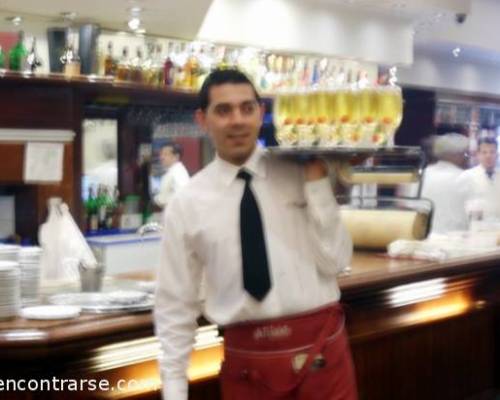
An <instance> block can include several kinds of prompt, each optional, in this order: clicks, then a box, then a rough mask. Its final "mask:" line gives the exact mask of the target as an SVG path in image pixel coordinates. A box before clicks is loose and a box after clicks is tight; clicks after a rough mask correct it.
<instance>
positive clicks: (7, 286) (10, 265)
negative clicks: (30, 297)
mask: <svg viewBox="0 0 500 400" xmlns="http://www.w3.org/2000/svg"><path fill="white" fill-rule="evenodd" d="M20 275H21V274H20V272H19V264H18V263H17V262H15V261H0V319H6V318H11V317H15V316H16V315H17V314H18V312H19V309H20V306H21V290H20V289H21V285H20V279H21V276H20Z"/></svg>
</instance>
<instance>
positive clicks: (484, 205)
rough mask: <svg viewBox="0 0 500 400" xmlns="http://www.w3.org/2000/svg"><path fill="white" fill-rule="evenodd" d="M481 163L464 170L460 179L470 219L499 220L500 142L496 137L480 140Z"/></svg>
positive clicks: (459, 183) (478, 154)
mask: <svg viewBox="0 0 500 400" xmlns="http://www.w3.org/2000/svg"><path fill="white" fill-rule="evenodd" d="M477 149H478V150H477V158H478V161H479V165H478V166H476V167H474V168H471V169H469V170H467V171H464V172H463V173H462V174H461V175H460V177H459V180H458V185H459V187H460V188H461V191H462V197H463V201H464V204H465V211H466V213H467V215H468V217H469V219H470V220H487V221H488V220H490V221H491V220H498V219H499V218H500V174H499V173H498V171H497V170H496V164H497V156H498V144H497V141H496V139H495V138H493V137H485V138H481V139H479V141H478V146H477Z"/></svg>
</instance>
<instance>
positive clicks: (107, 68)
mask: <svg viewBox="0 0 500 400" xmlns="http://www.w3.org/2000/svg"><path fill="white" fill-rule="evenodd" d="M116 67H117V64H116V60H115V58H114V57H113V42H109V43H108V53H107V54H106V58H105V59H104V75H106V76H115V74H116Z"/></svg>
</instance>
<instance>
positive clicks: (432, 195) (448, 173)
mask: <svg viewBox="0 0 500 400" xmlns="http://www.w3.org/2000/svg"><path fill="white" fill-rule="evenodd" d="M468 147H469V140H468V139H467V137H465V136H464V135H461V134H459V133H447V134H445V135H441V136H437V137H436V138H435V139H434V142H433V150H432V153H433V155H434V157H435V159H436V160H437V162H436V163H434V164H431V165H429V166H428V167H427V168H426V169H425V170H424V175H423V183H422V195H421V197H423V198H427V199H430V200H432V202H433V203H434V214H433V218H432V221H431V229H432V230H431V232H432V233H446V232H450V231H460V230H466V229H467V217H466V214H465V212H464V205H463V202H462V201H461V198H460V196H459V192H458V186H457V179H458V177H459V176H460V174H461V173H462V172H463V168H464V167H466V165H467V150H468Z"/></svg>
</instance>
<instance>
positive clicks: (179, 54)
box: [173, 43, 187, 89]
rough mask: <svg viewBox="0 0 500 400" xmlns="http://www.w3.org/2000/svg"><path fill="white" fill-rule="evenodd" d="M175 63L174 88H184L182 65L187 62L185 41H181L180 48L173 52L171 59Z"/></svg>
mask: <svg viewBox="0 0 500 400" xmlns="http://www.w3.org/2000/svg"><path fill="white" fill-rule="evenodd" d="M173 62H174V65H175V76H174V85H173V86H174V88H176V89H182V88H184V83H185V81H186V79H185V77H184V72H185V71H184V66H185V65H186V62H187V53H186V43H181V45H180V50H179V51H176V52H175V53H174V59H173Z"/></svg>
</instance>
